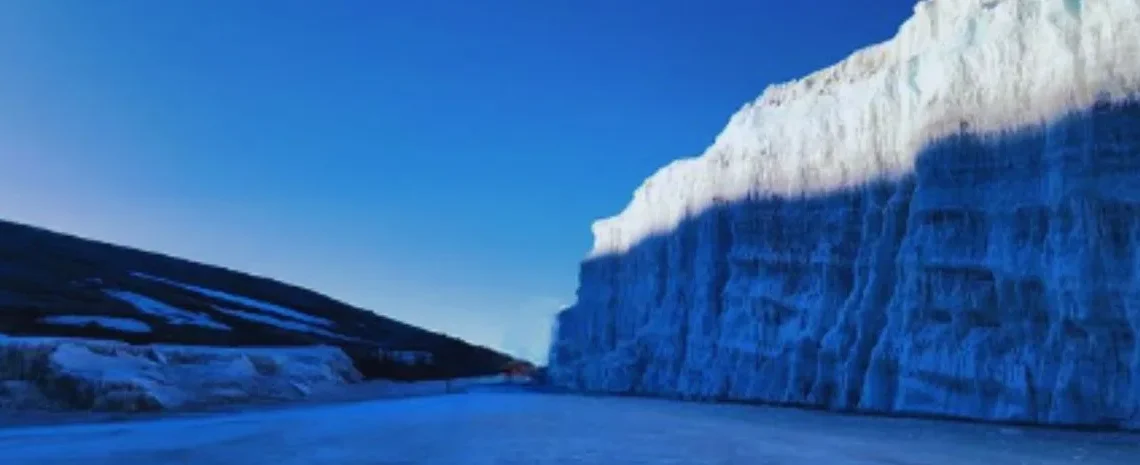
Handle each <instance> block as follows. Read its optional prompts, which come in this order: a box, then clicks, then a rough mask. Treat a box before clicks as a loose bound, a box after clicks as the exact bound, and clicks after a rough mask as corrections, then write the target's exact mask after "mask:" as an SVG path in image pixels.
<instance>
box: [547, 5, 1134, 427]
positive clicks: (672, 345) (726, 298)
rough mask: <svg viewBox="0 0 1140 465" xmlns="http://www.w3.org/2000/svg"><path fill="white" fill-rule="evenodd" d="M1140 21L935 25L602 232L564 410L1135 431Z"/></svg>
mask: <svg viewBox="0 0 1140 465" xmlns="http://www.w3.org/2000/svg"><path fill="white" fill-rule="evenodd" d="M1137 91H1140V2H1138V1H1137V0H1084V1H1082V0H985V1H982V0H928V1H922V2H919V3H918V4H917V5H916V6H915V14H914V15H913V16H912V17H911V18H910V19H909V20H907V21H906V22H905V23H904V24H903V25H902V27H901V28H900V30H899V32H898V34H897V35H896V36H895V37H894V38H893V39H891V40H889V41H887V42H884V43H882V44H878V45H874V46H871V47H868V48H865V49H863V50H860V51H858V52H856V53H854V54H853V55H851V56H850V57H849V58H848V59H846V60H844V61H843V62H841V63H839V64H837V65H835V66H832V67H830V68H827V69H825V70H822V71H819V72H816V73H814V74H812V75H810V76H808V77H806V78H803V79H801V80H798V81H795V82H791V83H787V84H781V85H775V86H771V87H770V88H768V89H767V90H766V91H765V92H764V93H763V94H762V95H761V97H760V98H759V99H758V100H757V101H756V102H754V103H752V104H749V105H746V106H745V107H744V108H742V109H741V110H740V111H739V112H737V113H736V114H735V115H733V117H732V118H731V120H730V122H729V123H728V126H727V127H726V128H725V129H724V131H723V132H722V133H721V134H720V135H719V137H717V139H716V141H715V143H714V144H713V145H712V146H711V147H710V148H709V149H708V150H707V151H706V152H705V153H704V154H703V155H701V156H699V157H696V158H691V159H684V160H680V161H677V162H674V163H672V164H670V165H668V166H666V167H665V168H663V169H661V170H660V171H658V172H657V173H656V174H654V175H653V176H652V177H650V178H649V179H648V180H646V181H645V183H644V184H643V185H642V186H641V187H639V188H638V189H637V190H636V191H635V193H634V196H633V199H632V201H631V202H630V204H629V205H628V206H627V207H626V209H625V210H624V211H622V212H621V213H620V214H618V215H617V216H615V217H612V218H609V219H605V220H601V221H598V222H597V223H595V224H594V226H593V228H592V229H593V233H594V237H595V246H594V249H593V250H592V251H591V253H590V256H589V257H588V258H587V260H586V261H585V262H584V263H583V264H582V268H581V272H580V287H579V290H578V300H577V302H576V304H575V305H573V306H571V307H570V308H568V309H566V310H564V311H563V312H561V313H560V314H559V316H558V328H557V333H556V335H555V340H554V343H553V345H552V348H551V354H550V360H551V362H550V369H549V374H550V377H551V380H552V382H553V383H555V384H558V385H561V386H564V387H570V388H576V389H583V390H592V391H606V392H621V393H635V394H645V395H661V396H670V397H682V398H697V399H710V400H738V401H761V402H773V403H788V404H800V405H812V406H820V407H826V408H831V409H841V410H861V411H874V412H886V413H913V414H933V415H948V416H957V417H965V418H973V419H983V420H1003V421H1019V422H1031V423H1047V424H1063V425H1097V426H1118V427H1131V428H1140V345H1137V341H1136V336H1137V333H1138V332H1140V286H1138V285H1140V248H1138V247H1137V244H1140V157H1138V156H1137V149H1138V148H1140V102H1138V101H1137V100H1136V99H1135V97H1136V93H1137Z"/></svg>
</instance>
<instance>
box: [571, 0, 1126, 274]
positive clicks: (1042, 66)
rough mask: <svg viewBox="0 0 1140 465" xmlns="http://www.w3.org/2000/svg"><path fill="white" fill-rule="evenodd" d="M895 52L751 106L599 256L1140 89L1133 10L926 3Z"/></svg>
mask: <svg viewBox="0 0 1140 465" xmlns="http://www.w3.org/2000/svg"><path fill="white" fill-rule="evenodd" d="M914 10H915V13H914V15H913V16H912V17H911V18H910V19H908V20H907V21H906V22H905V23H904V24H903V25H902V27H901V28H900V29H899V32H898V34H897V35H896V36H895V37H894V38H893V39H891V40H889V41H887V42H884V43H881V44H878V45H874V46H870V47H867V48H865V49H862V50H860V51H858V52H856V53H854V54H852V55H851V56H850V57H849V58H847V59H846V60H844V61H842V62H840V63H838V64H836V65H835V66H832V67H830V68H827V69H824V70H821V71H818V72H816V73H813V74H811V75H810V76H807V77H805V78H803V79H800V80H798V81H794V82H790V83H786V84H778V85H773V86H770V87H769V88H768V89H766V90H765V91H764V92H763V94H762V95H761V96H760V97H759V98H758V99H757V100H756V101H755V102H753V103H751V104H748V105H745V106H744V107H743V108H742V109H741V110H740V111H738V112H737V113H736V114H735V115H733V116H732V118H731V119H730V121H729V123H728V125H727V127H725V129H724V130H723V131H722V132H721V134H720V135H719V136H718V137H717V138H716V140H715V142H714V143H713V145H712V146H711V147H709V148H708V149H707V151H706V152H705V153H704V154H703V155H702V156H700V157H696V158H689V159H683V160H679V161H676V162H674V163H672V164H670V165H668V166H666V167H664V168H662V169H661V170H659V171H658V172H657V173H655V174H654V175H653V176H651V177H650V178H649V179H647V180H646V181H645V182H644V183H643V184H642V185H641V187H639V188H638V189H637V190H636V191H635V192H634V195H633V199H632V200H631V201H630V203H629V205H628V206H627V207H626V208H625V210H624V211H622V212H621V213H620V214H618V215H617V216H615V217H612V218H608V219H604V220H601V221H598V222H596V223H595V224H594V225H593V228H592V229H593V232H594V248H593V250H592V252H591V255H592V256H597V255H605V254H608V253H620V252H624V251H626V250H628V249H629V247H631V246H633V245H634V244H636V243H638V242H639V241H640V240H641V239H643V238H645V237H647V236H649V235H652V234H655V233H660V232H666V231H671V230H672V229H673V228H674V227H676V226H677V225H678V224H679V223H680V222H681V220H682V219H684V218H685V217H687V216H688V215H691V214H696V213H699V212H701V211H703V210H704V209H705V208H708V207H709V206H711V205H712V204H713V203H714V202H716V201H717V200H718V199H725V200H738V199H743V198H747V197H749V196H759V197H763V196H765V195H768V194H800V193H821V192H829V191H833V190H836V189H841V188H849V187H854V186H860V185H863V184H865V183H867V182H870V181H872V180H874V179H879V178H881V177H883V176H905V175H906V174H908V173H911V172H913V170H914V162H915V155H916V154H917V153H918V151H919V150H920V149H921V148H922V147H923V146H925V145H926V144H927V143H928V142H929V141H932V140H936V139H939V138H941V137H942V136H945V135H948V134H952V133H954V132H956V131H958V129H959V127H960V126H961V125H962V124H969V125H971V126H972V127H973V128H974V129H975V130H978V131H983V132H1000V131H1002V130H1005V129H1008V128H1017V127H1021V126H1024V125H1030V124H1043V123H1044V122H1045V121H1048V120H1050V119H1051V118H1055V117H1056V116H1057V115H1061V114H1065V113H1066V112H1068V111H1072V110H1079V109H1082V108H1088V107H1089V106H1091V105H1092V104H1093V102H1095V101H1096V100H1098V99H1100V98H1101V97H1102V96H1108V97H1109V98H1113V99H1117V100H1120V99H1123V98H1125V97H1127V96H1130V95H1131V94H1132V93H1133V92H1135V91H1137V90H1138V89H1140V59H1137V58H1136V57H1138V56H1140V4H1138V2H1137V0H1095V1H1093V0H926V1H920V2H918V4H917V5H916V6H915V9H914Z"/></svg>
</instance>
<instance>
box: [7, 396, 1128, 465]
mask: <svg viewBox="0 0 1140 465" xmlns="http://www.w3.org/2000/svg"><path fill="white" fill-rule="evenodd" d="M0 450H3V451H4V452H3V461H4V463H5V465H65V464H68V465H70V464H83V465H120V464H133V463H138V464H147V465H166V464H194V465H222V464H251V463H265V464H274V465H312V464H337V465H354V464H361V465H364V464H369V465H372V464H401V465H498V464H527V465H555V464H558V465H571V464H596V465H627V464H628V465H664V464H677V465H681V464H684V465H704V464H708V465H736V464H739V465H764V464H827V465H856V464H858V465H871V464H886V463H889V464H924V465H967V464H978V465H989V464H995V465H997V464H1000V465H1005V464H1013V465H1061V464H1078V463H1079V464H1083V465H1109V464H1122V465H1134V464H1135V463H1136V461H1135V459H1136V457H1137V456H1138V454H1140V448H1138V447H1137V443H1136V438H1135V437H1132V438H1128V437H1121V436H1108V435H1085V434H1071V433H1059V432H1043V431H1032V430H1015V429H1008V428H997V427H987V426H979V425H962V424H946V423H933V422H924V421H913V420H888V419H875V418H857V417H840V416H834V415H828V414H822V413H816V412H800V411H790V410H777V409H763V408H752V407H740V406H707V405H696V404H683V403H670V402H662V401H655V400H646V399H621V398H586V397H575V396H551V395H539V394H524V393H508V392H482V393H472V394H461V395H451V396H439V397H420V398H409V399H400V400H381V401H373V402H365V403H357V404H340V405H332V406H319V407H303V408H296V409H290V410H277V411H270V412H251V413H246V414H237V415H224V416H207V417H198V418H178V419H168V420H159V421H147V422H130V423H113V424H90V425H73V426H65V427H34V428H11V429H0Z"/></svg>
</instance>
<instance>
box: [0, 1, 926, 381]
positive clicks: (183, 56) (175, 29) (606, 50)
mask: <svg viewBox="0 0 1140 465" xmlns="http://www.w3.org/2000/svg"><path fill="white" fill-rule="evenodd" d="M913 3H914V1H913V0H873V1H869V2H868V1H864V2H857V1H852V0H800V1H775V0H735V1H732V0H604V1H603V0H452V1H442V0H417V1H396V0H368V1H365V0H359V1H347V0H329V1H312V0H257V1H254V0H196V1H189V0H166V1H154V0H103V1H93V0H4V1H3V2H0V218H5V219H11V220H17V221H20V222H25V223H31V224H35V225H39V226H45V227H48V228H51V229H56V230H61V231H65V232H70V233H74V234H78V235H81V236H86V237H93V238H98V239H103V240H109V241H111V242H116V243H121V244H127V245H132V246H136V247H140V248H144V249H148V250H157V251H162V252H166V253H169V254H173V255H178V256H182V257H186V258H191V259H195V260H198V261H204V262H209V263H214V264H219V265H223V266H227V267H231V268H235V269H239V270H243V271H248V272H252V273H254V274H259V275H263V276H271V277H274V278H278V279H282V280H285V281H289V282H292V283H295V284H299V285H302V286H305V287H309V288H312V289H315V290H318V291H320V292H323V293H325V294H329V295H331V296H333V297H336V298H339V299H341V300H344V301H347V302H349V303H352V304H355V305H359V306H362V307H365V308H369V309H372V310H375V311H377V312H379V313H383V314H386V315H389V316H392V317H394V318H398V319H401V320H404V321H407V322H410V323H413V324H418V325H421V326H424V327H428V328H432V329H436V330H443V331H446V332H449V333H451V334H455V335H457V336H460V337H463V338H465V339H468V340H471V341H473V342H476V343H481V344H485V345H489V346H492V347H496V348H500V349H504V350H507V351H509V352H512V353H515V354H517V355H521V356H525V357H530V358H534V359H540V360H541V359H542V358H543V357H544V356H545V347H546V344H547V339H548V337H549V330H550V323H551V316H552V315H553V313H554V312H556V311H557V310H558V309H559V307H560V306H561V305H563V304H566V303H569V302H571V301H572V300H573V295H574V290H575V287H576V275H577V263H578V261H579V259H580V258H581V257H582V256H583V255H584V254H585V253H586V252H587V251H588V249H589V247H590V244H591V238H590V232H589V225H590V222H591V221H593V220H594V219H596V218H599V217H603V216H609V215H611V214H613V213H616V212H618V211H619V210H620V209H621V208H622V207H623V206H624V205H625V203H626V202H627V201H628V199H629V198H630V195H631V193H632V192H633V189H634V188H636V187H637V185H638V184H639V183H640V182H641V181H642V179H644V178H645V177H646V176H648V175H649V174H651V173H652V172H653V171H654V170H656V169H657V168H658V167H660V166H662V165H664V164H665V163H667V162H669V161H670V160H672V159H675V158H678V157H683V156H691V155H695V154H698V153H700V152H701V151H703V150H704V148H705V147H706V146H707V145H708V144H710V143H711V142H712V140H713V138H714V137H715V136H716V134H717V133H718V132H719V131H720V128H721V127H722V126H723V125H724V124H725V123H726V122H727V121H728V118H729V116H730V115H731V114H732V113H733V112H734V111H736V110H737V109H738V108H739V107H740V106H741V105H743V104H744V103H745V102H747V101H750V100H752V99H754V98H755V97H756V96H758V95H759V94H760V92H761V91H762V90H763V89H764V87H765V86H767V85H768V84H770V83H774V82H779V81H784V80H788V79H792V78H795V77H798V76H800V75H803V74H806V73H808V72H811V71H813V70H815V69H818V68H820V67H823V66H826V65H829V64H831V63H833V62H835V61H838V60H839V59H842V58H843V57H845V56H847V55H848V54H849V53H850V52H852V51H854V50H855V49H857V48H860V47H862V46H865V45H869V44H871V43H874V42H879V41H882V40H885V39H887V38H889V37H890V36H892V35H894V33H895V31H897V28H898V26H899V25H900V24H901V23H902V21H903V20H904V19H905V18H906V17H908V16H909V15H910V13H911V11H912V5H913Z"/></svg>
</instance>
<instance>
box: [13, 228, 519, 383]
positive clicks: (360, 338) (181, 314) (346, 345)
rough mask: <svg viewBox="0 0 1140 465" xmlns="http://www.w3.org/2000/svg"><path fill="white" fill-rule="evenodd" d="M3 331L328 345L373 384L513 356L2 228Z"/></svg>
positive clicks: (304, 299) (286, 291)
mask: <svg viewBox="0 0 1140 465" xmlns="http://www.w3.org/2000/svg"><path fill="white" fill-rule="evenodd" d="M314 265H317V264H314ZM0 333H3V334H8V335H11V336H69V337H88V338H99V339H116V340H122V341H126V342H130V343H134V344H149V343H170V344H189V345H216V346H267V345H268V346H278V345H287V346H293V345H308V344H329V345H336V346H339V347H341V348H343V349H344V350H345V351H346V352H347V353H349V355H350V356H352V357H353V359H354V360H355V361H356V362H357V366H358V368H359V369H360V370H361V371H362V372H363V373H364V374H365V376H368V377H395V378H413V379H421V378H439V377H451V376H465V375H481V374H489V373H493V372H496V371H497V370H498V369H499V368H500V367H502V366H503V365H504V364H505V363H506V362H507V361H508V360H510V358H509V357H507V356H506V355H504V354H501V353H498V352H495V351H493V350H491V349H488V348H485V347H479V346H474V345H471V344H468V343H466V342H464V341H461V340H459V339H456V338H453V337H450V336H447V335H444V334H439V333H435V332H431V331H427V330H425V329H422V328H417V327H415V326H412V325H409V324H406V323H402V322H399V321H396V320H393V319H391V318H386V317H383V316H380V315H377V314H375V313H372V312H369V311H366V310H363V309H360V308H356V307H352V306H350V305H346V304H344V303H341V302H338V301H336V300H333V299H331V298H329V297H327V296H324V295H321V294H318V293H316V292H313V291H310V290H307V289H302V288H300V287H296V286H293V285H289V284H285V283H282V282H278V281H275V280H272V279H268V278H259V277H256V276H251V275H248V274H244V273H240V272H236V271H232V270H227V269H225V268H221V267H216V266H211V265H204V264H200V263H194V262H191V261H188V260H183V259H179V258H174V257H169V256H165V255H161V254H157V253H150V252H144V251H141V250H136V249H131V248H127V247H121V246H116V245H111V244H106V243H101V242H97V241H91V240H86V239H81V238H78V237H74V236H69V235H65V234H60V233H55V232H51V231H47V230H44V229H40V228H35V227H31V226H25V225H20V224H15V223H11V222H6V221H0ZM381 350H385V351H418V352H428V353H430V354H431V359H432V362H433V363H431V364H419V365H416V366H408V365H407V364H404V363H398V362H396V361H393V360H386V359H382V358H378V357H377V354H378V352H379V351H381Z"/></svg>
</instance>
